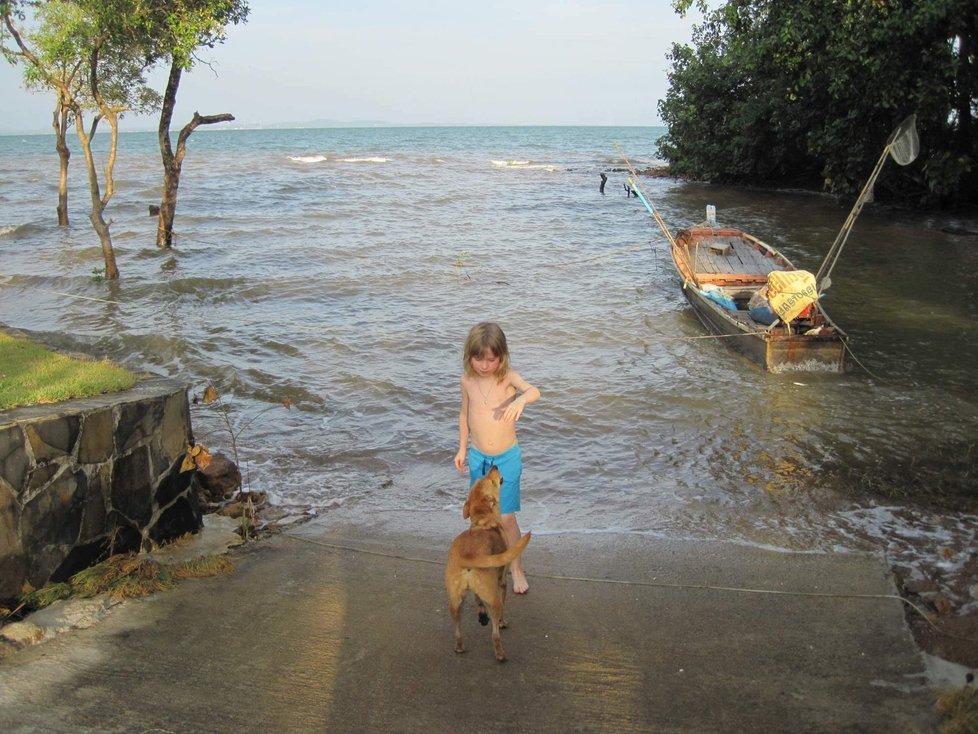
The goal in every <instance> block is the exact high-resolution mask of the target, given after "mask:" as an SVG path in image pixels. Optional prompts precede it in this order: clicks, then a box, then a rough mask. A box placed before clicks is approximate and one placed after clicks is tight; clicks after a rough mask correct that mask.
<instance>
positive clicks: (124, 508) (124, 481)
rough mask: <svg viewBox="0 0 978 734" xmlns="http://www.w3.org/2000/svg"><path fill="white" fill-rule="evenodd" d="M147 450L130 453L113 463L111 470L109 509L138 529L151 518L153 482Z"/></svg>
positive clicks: (142, 449) (135, 450) (144, 447)
mask: <svg viewBox="0 0 978 734" xmlns="http://www.w3.org/2000/svg"><path fill="white" fill-rule="evenodd" d="M150 468H151V459H150V451H149V447H147V446H143V447H140V448H137V449H134V450H133V451H131V452H130V453H129V454H126V455H125V456H121V457H119V458H118V459H116V461H115V464H114V466H113V468H112V499H111V504H112V509H114V510H115V511H116V512H118V513H119V514H121V515H123V516H125V517H126V518H128V519H129V520H130V522H134V523H136V524H137V525H138V526H139V527H143V526H145V525H146V524H147V523H148V522H149V521H150V518H151V517H152V516H153V507H152V499H153V494H152V493H153V483H154V482H153V478H152V477H151V475H150V474H151V472H150Z"/></svg>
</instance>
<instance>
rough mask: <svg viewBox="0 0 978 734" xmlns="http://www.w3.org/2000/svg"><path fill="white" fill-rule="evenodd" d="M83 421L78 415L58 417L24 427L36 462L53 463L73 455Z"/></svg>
mask: <svg viewBox="0 0 978 734" xmlns="http://www.w3.org/2000/svg"><path fill="white" fill-rule="evenodd" d="M80 423H81V421H80V420H79V417H78V416H77V415H57V416H54V417H53V418H50V419H48V420H44V421H34V422H32V423H28V424H27V425H26V426H25V427H24V433H25V434H26V435H27V440H28V441H30V444H31V450H32V451H33V452H34V460H35V461H38V462H41V461H51V460H53V459H59V458H62V457H64V456H66V455H69V454H71V453H72V451H73V450H74V448H75V441H76V440H77V439H78V427H79V425H80Z"/></svg>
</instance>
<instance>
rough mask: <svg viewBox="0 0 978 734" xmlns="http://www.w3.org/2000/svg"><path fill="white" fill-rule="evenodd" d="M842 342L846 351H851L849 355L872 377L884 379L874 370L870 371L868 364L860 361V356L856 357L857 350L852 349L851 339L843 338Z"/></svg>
mask: <svg viewBox="0 0 978 734" xmlns="http://www.w3.org/2000/svg"><path fill="white" fill-rule="evenodd" d="M842 344H843V345H844V346H845V348H846V351H847V352H848V353H849V356H850V357H852V361H853V362H855V363H856V364H858V365H859V366H860V367H861V368H862V370H863V371H864V372H865V373H866V374H867V375H869V376H870V377H872V378H873V379H874V380H881V379H882V378H881V377H878V376H877V375H874V374H873V373H872V372H870V371H869V368H868V367H867V366H866V365H864V364H863V363H862V362H860V361H859V358H858V357H856V354H855V352H853V351H852V347H850V346H849V340H848V339H843V340H842Z"/></svg>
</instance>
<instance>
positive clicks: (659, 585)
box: [284, 533, 978, 643]
mask: <svg viewBox="0 0 978 734" xmlns="http://www.w3.org/2000/svg"><path fill="white" fill-rule="evenodd" d="M284 535H285V536H286V537H288V538H291V539H292V540H298V541H301V542H303V543H309V544H310V545H315V546H319V547H321V548H329V549H331V550H343V551H350V552H351V553H363V554H365V555H371V556H378V557H380V558H393V559H396V560H399V561H411V562H414V563H427V564H429V565H434V566H442V565H444V563H445V562H444V561H441V560H438V561H436V560H433V559H431V558H418V557H417V556H408V555H405V554H403V553H390V552H386V551H378V550H369V549H367V548H356V547H354V546H350V545H343V544H340V543H327V542H325V541H321V540H314V539H312V538H303V537H301V536H298V535H291V534H289V533H284ZM531 575H532V576H533V577H534V578H538V579H550V580H552V581H571V582H577V583H591V584H612V585H616V586H641V587H646V588H654V589H693V590H700V591H724V592H731V593H739V594H759V595H768V596H795V597H808V598H823V599H866V600H869V599H895V600H896V601H899V602H902V603H903V604H906V605H907V606H908V607H910V608H912V609H913V610H914V611H915V612H917V614H919V615H920V617H921V618H922V619H923V620H924V621H925V622H927V624H928V625H930V626H931V628H933V630H934V631H935V632H937V633H938V634H941V635H944V636H945V637H951V638H953V639H955V640H961V641H962V642H972V643H978V640H976V639H972V638H970V637H962V636H960V635H956V634H954V633H952V632H947V631H945V630H942V629H941V628H940V627H938V626H937V625H936V624H934V622H933V621H932V620H931V619H930V616H929V615H928V614H927V612H926V611H924V610H923V609H921V608H920V607H919V606H918V605H917V604H914V603H913V602H912V601H910V600H909V599H905V598H904V597H902V596H900V595H899V594H855V593H844V592H828V591H783V590H780V589H754V588H750V587H743V586H714V585H713V584H682V583H673V582H668V581H628V580H622V579H600V578H593V577H589V576H562V575H559V574H546V573H534V574H531Z"/></svg>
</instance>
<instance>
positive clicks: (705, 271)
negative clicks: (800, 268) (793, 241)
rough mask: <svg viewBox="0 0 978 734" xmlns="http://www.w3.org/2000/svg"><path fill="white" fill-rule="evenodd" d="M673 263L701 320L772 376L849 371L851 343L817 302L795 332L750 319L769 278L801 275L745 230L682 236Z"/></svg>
mask: <svg viewBox="0 0 978 734" xmlns="http://www.w3.org/2000/svg"><path fill="white" fill-rule="evenodd" d="M672 259H673V264H674V265H675V266H676V271H677V273H678V274H679V277H680V282H681V284H682V290H683V295H684V296H685V297H686V300H687V301H688V302H689V304H690V306H692V308H693V311H694V313H695V314H696V316H697V318H698V319H699V320H700V321H701V322H702V323H703V325H704V326H705V327H706V329H707V331H709V332H710V333H711V334H713V335H715V336H716V337H718V338H719V339H722V341H723V342H724V343H725V344H726V346H728V347H730V348H731V349H733V350H734V351H737V352H739V353H741V354H743V355H744V356H746V357H748V358H749V359H750V360H751V361H753V362H755V363H756V364H758V365H760V366H761V367H763V368H764V369H766V370H769V371H771V372H785V371H829V372H841V371H843V370H845V367H846V360H845V357H846V339H847V337H846V335H845V334H844V333H843V332H842V331H841V330H840V329H839V328H838V327H836V326H835V324H833V323H832V322H831V320H830V319H829V318H828V315H827V314H826V313H825V312H824V311H823V310H822V308H821V305H820V304H818V303H817V302H816V303H815V304H814V305H813V308H812V310H811V312H810V316H809V317H808V318H806V319H804V320H801V321H795V322H793V323H792V325H791V328H788V327H786V326H785V325H784V324H783V323H776V324H775V325H774V326H770V327H769V326H767V325H765V324H761V323H758V322H756V321H754V320H753V319H752V318H751V317H750V314H749V311H748V307H747V297H748V296H749V295H750V294H752V293H754V292H756V291H757V290H758V289H760V288H762V287H763V286H764V285H765V284H766V283H767V279H768V275H769V273H770V272H772V271H774V270H781V271H793V270H796V268H795V266H794V265H792V264H791V262H790V261H788V259H787V258H785V257H784V256H783V255H782V254H781V253H780V252H778V251H777V250H775V249H774V248H772V247H770V246H769V245H767V244H765V243H763V242H761V241H760V240H758V239H756V238H755V237H751V236H750V235H746V234H744V233H743V232H741V231H740V230H736V229H732V228H704V227H699V228H691V229H688V230H682V231H680V232H679V233H678V235H677V237H676V238H675V240H674V241H673V244H672ZM709 289H714V290H713V291H712V292H711V291H709ZM708 292H709V293H710V295H709V296H708V295H707V293H708ZM718 293H722V294H723V297H722V298H720V297H718ZM723 303H725V304H726V305H721V304H723Z"/></svg>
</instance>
